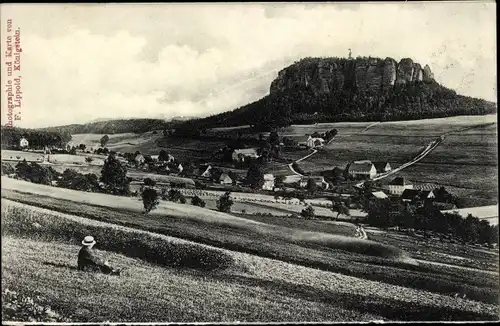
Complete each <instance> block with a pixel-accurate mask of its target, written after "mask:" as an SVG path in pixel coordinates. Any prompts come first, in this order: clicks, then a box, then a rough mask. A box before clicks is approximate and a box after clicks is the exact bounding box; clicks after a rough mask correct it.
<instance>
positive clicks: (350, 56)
mask: <svg viewBox="0 0 500 326" xmlns="http://www.w3.org/2000/svg"><path fill="white" fill-rule="evenodd" d="M350 59H352V52H351V49H349V60H350Z"/></svg>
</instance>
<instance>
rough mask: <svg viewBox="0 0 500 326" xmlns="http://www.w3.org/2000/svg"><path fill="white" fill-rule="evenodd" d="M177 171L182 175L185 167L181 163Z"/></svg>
mask: <svg viewBox="0 0 500 326" xmlns="http://www.w3.org/2000/svg"><path fill="white" fill-rule="evenodd" d="M177 170H178V171H179V173H181V172H182V171H183V170H184V167H183V166H182V164H181V163H179V165H178V166H177Z"/></svg>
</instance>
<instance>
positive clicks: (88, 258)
mask: <svg viewBox="0 0 500 326" xmlns="http://www.w3.org/2000/svg"><path fill="white" fill-rule="evenodd" d="M78 269H79V270H81V271H89V270H91V271H101V272H103V273H111V272H112V271H113V268H112V267H111V266H108V265H106V264H105V263H104V261H103V260H102V259H100V258H99V257H97V256H96V255H95V254H94V253H93V252H92V249H90V248H89V247H87V246H84V247H82V249H80V252H79V253H78Z"/></svg>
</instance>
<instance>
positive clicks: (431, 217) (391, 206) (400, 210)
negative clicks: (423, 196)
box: [365, 199, 498, 244]
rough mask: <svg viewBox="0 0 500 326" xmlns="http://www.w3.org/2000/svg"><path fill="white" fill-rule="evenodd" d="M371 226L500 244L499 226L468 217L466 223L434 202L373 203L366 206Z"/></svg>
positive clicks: (457, 215)
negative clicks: (411, 230) (440, 208)
mask: <svg viewBox="0 0 500 326" xmlns="http://www.w3.org/2000/svg"><path fill="white" fill-rule="evenodd" d="M365 205H367V212H368V216H367V222H368V223H369V224H370V225H373V226H377V227H383V228H389V227H399V228H401V229H419V230H423V231H424V234H427V232H429V231H433V232H437V233H440V234H443V235H448V236H453V237H455V238H458V239H460V240H462V241H463V242H464V243H481V244H483V243H487V244H492V243H498V225H496V226H491V225H490V224H489V222H488V221H486V220H479V219H478V218H477V217H474V216H472V215H470V214H469V216H467V217H466V218H465V219H464V218H463V217H462V216H461V215H459V214H458V213H442V212H441V211H440V210H439V209H438V208H437V207H436V206H434V205H433V203H432V202H431V201H425V202H424V204H423V205H422V206H418V205H415V204H413V203H403V202H401V201H394V202H393V201H391V200H388V199H387V200H380V199H372V200H370V201H369V202H368V203H367V204H365Z"/></svg>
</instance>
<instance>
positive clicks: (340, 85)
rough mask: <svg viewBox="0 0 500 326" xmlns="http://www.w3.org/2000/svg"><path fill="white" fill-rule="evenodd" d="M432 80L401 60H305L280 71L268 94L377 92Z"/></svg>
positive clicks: (407, 60) (426, 72)
mask: <svg viewBox="0 0 500 326" xmlns="http://www.w3.org/2000/svg"><path fill="white" fill-rule="evenodd" d="M433 79H434V75H433V74H432V71H431V69H430V67H429V66H428V65H425V67H424V68H423V69H422V66H421V65H420V64H418V63H416V62H413V60H412V59H410V58H405V59H401V61H399V63H397V62H396V60H394V59H392V58H385V59H379V58H357V59H337V58H330V59H320V58H307V59H303V60H301V61H299V62H297V63H295V64H293V65H291V66H289V67H287V68H285V69H283V70H281V71H280V72H279V74H278V77H277V78H276V79H275V80H274V81H273V82H272V83H271V93H276V92H280V91H285V90H288V89H294V88H309V89H311V90H312V91H313V92H314V93H315V94H328V93H333V92H336V91H340V90H344V89H348V90H353V91H363V92H378V91H381V90H382V91H386V90H389V89H391V88H392V87H394V86H395V85H400V84H407V83H415V82H419V81H431V80H433Z"/></svg>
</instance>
